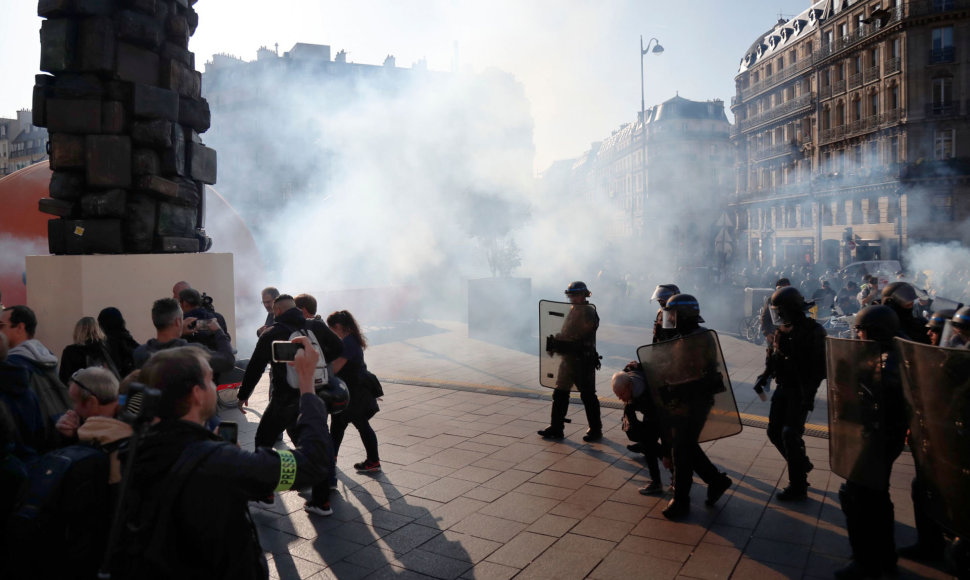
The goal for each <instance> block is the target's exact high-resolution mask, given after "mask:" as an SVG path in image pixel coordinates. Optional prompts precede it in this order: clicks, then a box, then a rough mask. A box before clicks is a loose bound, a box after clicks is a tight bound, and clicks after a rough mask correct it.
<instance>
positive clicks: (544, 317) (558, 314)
mask: <svg viewBox="0 0 970 580" xmlns="http://www.w3.org/2000/svg"><path fill="white" fill-rule="evenodd" d="M589 306H592V307H593V309H594V310H595V309H596V306H595V305H593V304H589ZM571 309H572V304H569V303H568V302H554V301H552V300H540V301H539V384H540V385H542V386H543V387H549V388H550V389H555V388H556V379H557V378H558V376H559V373H560V371H562V370H563V358H564V357H563V354H562V353H561V352H549V350H548V349H547V347H548V346H549V345H548V341H549V337H550V336H552V337H557V336H559V334H560V332H561V331H562V329H563V323H564V322H565V321H566V317H567V316H568V315H569V311H570V310H571Z"/></svg>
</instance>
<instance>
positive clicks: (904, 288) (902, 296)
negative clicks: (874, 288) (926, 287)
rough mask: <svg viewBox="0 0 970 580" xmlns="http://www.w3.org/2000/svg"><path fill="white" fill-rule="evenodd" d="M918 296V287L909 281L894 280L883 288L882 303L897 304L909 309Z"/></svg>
mask: <svg viewBox="0 0 970 580" xmlns="http://www.w3.org/2000/svg"><path fill="white" fill-rule="evenodd" d="M917 298H918V296H917V294H916V288H913V285H912V284H910V283H909V282H893V283H891V284H886V287H885V288H883V289H882V303H883V304H885V305H886V306H893V305H896V306H898V307H899V308H902V309H903V310H909V309H911V308H912V307H913V303H914V302H915V301H916V299H917Z"/></svg>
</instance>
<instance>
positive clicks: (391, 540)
mask: <svg viewBox="0 0 970 580" xmlns="http://www.w3.org/2000/svg"><path fill="white" fill-rule="evenodd" d="M440 533H441V530H438V529H435V528H429V527H428V526H422V525H420V524H415V523H410V524H407V525H406V526H404V527H402V528H398V529H396V530H394V531H393V532H391V533H390V534H388V535H386V536H384V537H383V538H381V539H380V540H379V541H378V545H379V546H381V547H387V548H390V549H391V550H393V551H394V553H395V554H403V553H406V552H409V551H411V550H413V549H414V548H417V547H418V546H420V545H421V544H423V543H425V542H427V541H428V540H430V539H431V538H433V537H435V536H437V535H438V534H440Z"/></svg>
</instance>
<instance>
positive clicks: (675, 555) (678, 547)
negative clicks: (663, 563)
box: [616, 535, 694, 564]
mask: <svg viewBox="0 0 970 580" xmlns="http://www.w3.org/2000/svg"><path fill="white" fill-rule="evenodd" d="M616 549H617V550H622V551H624V552H633V553H635V554H643V555H646V556H651V557H654V558H662V559H664V560H674V561H675V562H680V563H681V564H683V563H684V562H686V561H687V558H689V557H690V554H691V552H692V551H693V550H694V546H692V545H688V544H678V543H675V542H667V541H664V540H657V539H653V538H644V537H640V536H632V535H630V536H627V537H625V538H623V541H621V542H620V543H619V544H617V545H616Z"/></svg>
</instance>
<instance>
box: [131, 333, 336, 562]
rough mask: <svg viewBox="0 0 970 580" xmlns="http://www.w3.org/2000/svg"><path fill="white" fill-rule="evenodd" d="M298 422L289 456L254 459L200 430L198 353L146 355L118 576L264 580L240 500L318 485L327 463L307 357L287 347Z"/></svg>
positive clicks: (259, 452)
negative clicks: (141, 430) (149, 408)
mask: <svg viewBox="0 0 970 580" xmlns="http://www.w3.org/2000/svg"><path fill="white" fill-rule="evenodd" d="M295 341H296V342H299V343H300V344H301V345H302V346H303V347H304V348H303V349H301V350H300V351H298V352H297V354H296V358H295V361H294V363H293V365H294V368H295V369H296V371H297V375H298V377H299V403H298V406H299V419H298V421H297V425H296V428H295V430H296V434H297V436H296V438H295V440H297V441H299V446H298V447H296V448H295V449H293V450H285V449H284V450H278V451H277V450H275V449H271V448H268V447H257V448H256V450H255V451H254V452H250V451H245V450H243V449H240V448H239V447H238V446H237V445H233V444H231V443H228V442H225V441H222V440H221V439H220V438H219V437H218V435H216V434H214V433H212V432H211V431H209V430H207V429H206V428H205V427H204V425H205V423H206V421H207V420H208V419H209V418H210V417H212V416H213V415H215V413H216V401H217V395H216V386H215V384H214V383H213V382H212V369H211V368H210V367H209V364H208V362H207V360H206V355H205V353H204V351H202V350H200V349H198V348H173V349H169V350H166V351H162V352H159V353H157V354H156V355H154V356H153V357H152V358H151V359H150V360H149V361H148V362H147V363H146V364H145V366H144V367H143V368H142V372H141V378H142V380H143V381H144V382H145V383H146V384H147V385H148V386H149V387H152V388H155V389H158V390H159V391H160V392H161V399H160V401H159V403H158V418H159V422H158V423H157V424H155V425H153V426H152V427H151V428H150V429H149V431H148V433H147V434H146V436H145V438H144V440H143V441H142V442H141V443H140V445H139V450H138V452H137V456H136V457H134V458H128V459H126V460H133V461H134V473H133V478H132V481H131V490H132V500H131V503H130V504H129V506H128V510H127V514H128V520H127V522H128V524H127V525H126V528H125V529H126V535H125V537H123V538H122V541H121V546H123V552H122V554H121V555H120V557H119V558H118V559H117V560H116V562H117V564H116V566H115V568H116V572H115V574H116V576H117V577H125V578H147V579H155V578H206V579H209V578H226V579H232V580H248V579H256V578H260V579H265V578H267V577H268V576H269V571H268V567H267V563H266V558H265V556H264V553H263V549H262V547H260V543H259V538H258V534H257V531H256V527H255V525H254V524H253V520H252V518H251V517H250V514H249V507H248V502H249V501H252V500H257V499H260V498H265V497H266V496H268V495H270V494H272V493H273V491H274V490H276V491H284V490H288V489H291V488H303V487H307V486H310V485H313V484H315V483H317V482H318V481H325V480H326V479H327V476H328V475H329V473H330V465H331V463H332V461H333V446H332V442H331V440H330V436H329V433H328V432H327V426H326V425H327V423H326V417H327V408H326V404H325V403H324V402H323V401H322V400H321V399H320V398H319V397H317V396H316V394H315V393H314V385H313V375H314V370H315V368H316V363H317V359H318V357H317V354H316V352H315V351H314V349H313V348H312V345H311V344H310V341H309V339H307V338H306V337H300V338H297V339H295Z"/></svg>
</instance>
